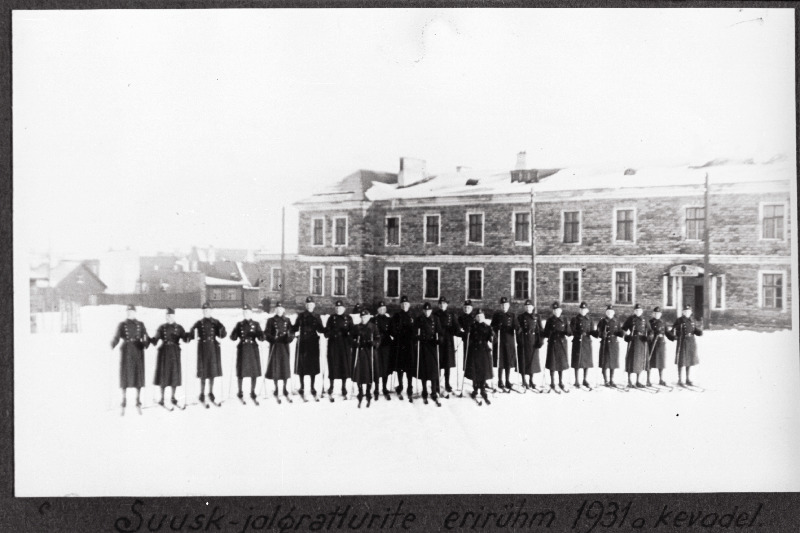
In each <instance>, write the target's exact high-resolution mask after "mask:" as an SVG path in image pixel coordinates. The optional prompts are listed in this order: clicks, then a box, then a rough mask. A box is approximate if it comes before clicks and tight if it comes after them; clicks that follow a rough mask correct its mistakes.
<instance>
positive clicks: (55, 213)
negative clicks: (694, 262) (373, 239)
mask: <svg viewBox="0 0 800 533" xmlns="http://www.w3.org/2000/svg"><path fill="white" fill-rule="evenodd" d="M13 91H14V92H13V105H14V108H13V113H14V115H13V118H14V196H15V213H14V221H15V244H16V245H17V246H18V247H24V248H22V250H20V251H24V250H25V249H26V248H39V249H46V248H47V247H48V246H52V248H53V249H54V250H55V251H56V252H59V251H68V252H76V253H79V254H83V255H84V256H86V257H92V256H95V255H96V254H97V253H98V252H100V251H102V250H105V249H108V248H109V247H111V246H113V247H115V248H124V247H126V246H130V247H131V248H133V249H138V250H140V251H141V252H143V253H152V252H154V251H156V250H164V251H168V250H172V249H174V248H188V247H190V246H191V245H193V244H194V245H200V246H207V245H209V244H213V245H215V246H217V247H255V248H267V249H270V250H273V251H279V250H280V209H281V206H282V205H290V204H291V203H292V202H293V201H295V200H297V199H299V198H301V197H303V196H305V195H307V194H309V193H311V192H312V191H313V190H314V188H315V187H317V186H322V185H324V184H328V183H331V182H334V181H336V180H338V179H340V178H341V177H343V176H345V175H346V174H348V173H350V172H352V171H354V170H356V169H359V168H366V169H373V170H383V171H393V172H396V171H397V169H398V161H399V158H400V157H401V156H411V157H418V158H422V159H425V160H426V161H427V167H428V170H429V171H430V172H432V173H437V172H442V171H449V170H452V169H454V168H455V166H457V165H467V166H471V167H474V168H485V169H505V168H509V169H510V168H513V165H514V163H515V160H516V153H517V152H518V151H520V150H527V152H528V164H529V166H531V167H537V166H540V167H554V166H566V165H582V164H614V165H624V166H643V165H662V164H666V165H672V164H685V163H690V162H692V163H694V162H702V161H706V160H708V159H712V158H714V157H726V156H728V157H756V158H766V157H769V156H770V155H773V154H775V153H778V152H784V153H787V154H790V155H791V154H793V153H794V150H795V145H794V143H795V111H794V105H795V104H794V22H793V13H792V11H790V10H766V9H747V10H739V9H729V10H717V9H676V10H658V9H645V10H572V9H571V10H501V9H497V10H481V9H468V10H417V9H402V10H369V9H358V10H196V11H190V10H178V11H160V10H146V11H133V10H119V11H79V10H75V11H38V12H37V11H15V12H14V15H13ZM295 217H296V214H295V211H294V210H293V209H287V226H288V231H287V239H288V243H287V250H288V251H292V250H295V249H296V228H295V225H296V221H295ZM18 250H19V248H18Z"/></svg>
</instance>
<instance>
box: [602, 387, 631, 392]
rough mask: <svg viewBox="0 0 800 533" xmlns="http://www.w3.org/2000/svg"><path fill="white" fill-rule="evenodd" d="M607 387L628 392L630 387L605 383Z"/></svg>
mask: <svg viewBox="0 0 800 533" xmlns="http://www.w3.org/2000/svg"><path fill="white" fill-rule="evenodd" d="M606 387H608V388H609V389H612V390H615V391H617V392H630V389H627V388H623V387H619V386H617V385H606Z"/></svg>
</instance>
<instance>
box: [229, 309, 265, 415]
mask: <svg viewBox="0 0 800 533" xmlns="http://www.w3.org/2000/svg"><path fill="white" fill-rule="evenodd" d="M242 318H243V320H241V321H240V322H237V323H236V325H235V326H234V327H233V330H232V331H231V336H230V338H231V340H232V341H237V340H238V341H239V344H238V345H236V382H237V384H238V385H239V392H238V393H236V397H237V398H239V400H240V401H241V402H242V403H244V393H243V392H242V381H243V380H244V378H250V399H251V400H253V402H256V403H258V400H257V399H256V382H257V381H258V378H260V377H261V352H260V351H259V349H258V341H263V340H264V332H263V331H262V329H261V325H259V323H258V322H256V321H255V320H253V311H252V309H250V306H249V305H246V304H245V305H244V306H243V307H242Z"/></svg>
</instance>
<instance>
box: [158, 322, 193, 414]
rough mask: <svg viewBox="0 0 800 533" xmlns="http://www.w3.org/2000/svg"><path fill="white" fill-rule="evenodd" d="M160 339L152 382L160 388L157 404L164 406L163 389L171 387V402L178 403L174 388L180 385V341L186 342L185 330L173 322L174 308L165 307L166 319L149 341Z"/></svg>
mask: <svg viewBox="0 0 800 533" xmlns="http://www.w3.org/2000/svg"><path fill="white" fill-rule="evenodd" d="M158 341H161V344H160V345H159V347H158V356H157V357H156V375H155V378H154V379H153V384H154V385H156V386H157V387H160V388H161V400H159V402H158V404H159V405H160V406H162V407H164V389H166V388H167V387H171V388H172V404H173V405H178V400H177V399H176V398H175V389H177V388H178V387H180V386H181V380H182V371H181V344H180V343H181V341H183V342H186V331H185V330H184V329H183V326H181V325H180V324H178V323H177V322H175V310H174V309H172V308H171V307H167V321H166V323H164V324H161V325H160V326H159V327H158V330H157V331H156V334H155V336H154V337H153V338H152V339H150V343H151V344H152V345H153V346H155V345H156V344H158Z"/></svg>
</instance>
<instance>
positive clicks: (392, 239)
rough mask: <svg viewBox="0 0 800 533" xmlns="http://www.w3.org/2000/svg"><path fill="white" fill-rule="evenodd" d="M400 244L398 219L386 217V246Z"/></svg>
mask: <svg viewBox="0 0 800 533" xmlns="http://www.w3.org/2000/svg"><path fill="white" fill-rule="evenodd" d="M399 244H400V217H386V246H398V245H399Z"/></svg>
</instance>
